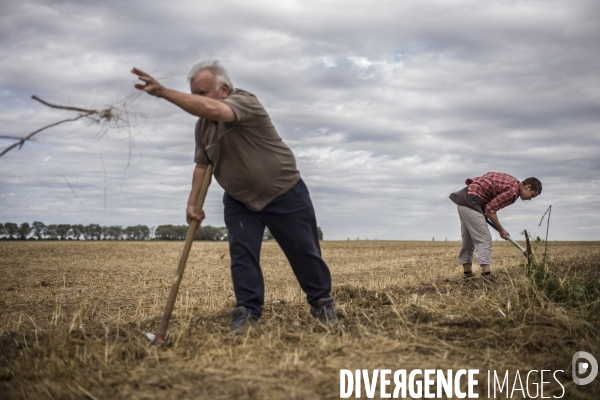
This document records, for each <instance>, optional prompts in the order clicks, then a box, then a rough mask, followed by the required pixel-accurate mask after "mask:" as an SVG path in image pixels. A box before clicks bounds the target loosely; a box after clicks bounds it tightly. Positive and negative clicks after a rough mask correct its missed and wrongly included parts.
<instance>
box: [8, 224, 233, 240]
mask: <svg viewBox="0 0 600 400" xmlns="http://www.w3.org/2000/svg"><path fill="white" fill-rule="evenodd" d="M187 232H188V226H187V225H159V226H157V227H156V228H154V227H148V226H146V225H133V226H127V227H125V228H123V227H122V226H121V225H112V226H102V225H99V224H89V225H82V224H49V225H46V224H44V223H43V222H40V221H34V222H33V223H32V224H31V225H30V224H29V223H28V222H23V223H22V224H21V225H18V224H16V223H13V222H6V223H3V224H2V223H0V237H1V238H2V239H6V240H81V239H83V240H185V238H186V236H187ZM226 239H227V228H225V227H224V226H223V227H216V226H211V225H206V226H201V227H199V228H198V230H196V233H195V234H194V240H215V241H221V240H226Z"/></svg>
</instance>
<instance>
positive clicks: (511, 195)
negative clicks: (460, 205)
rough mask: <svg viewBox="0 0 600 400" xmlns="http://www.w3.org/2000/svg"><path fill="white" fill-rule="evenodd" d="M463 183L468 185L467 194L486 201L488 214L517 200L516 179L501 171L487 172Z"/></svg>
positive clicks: (519, 184)
mask: <svg viewBox="0 0 600 400" xmlns="http://www.w3.org/2000/svg"><path fill="white" fill-rule="evenodd" d="M465 184H466V185H468V186H469V194H471V195H474V196H477V197H479V198H480V199H481V200H483V201H484V202H485V203H486V204H485V212H486V213H489V214H496V212H497V211H498V210H500V209H502V208H504V207H506V206H509V205H511V204H512V203H514V202H515V201H517V198H518V197H519V190H520V189H521V182H520V181H519V180H518V179H516V178H514V177H512V176H510V175H507V174H503V173H501V172H488V173H487V174H485V175H483V176H480V177H477V178H472V179H471V178H469V179H467V180H466V181H465Z"/></svg>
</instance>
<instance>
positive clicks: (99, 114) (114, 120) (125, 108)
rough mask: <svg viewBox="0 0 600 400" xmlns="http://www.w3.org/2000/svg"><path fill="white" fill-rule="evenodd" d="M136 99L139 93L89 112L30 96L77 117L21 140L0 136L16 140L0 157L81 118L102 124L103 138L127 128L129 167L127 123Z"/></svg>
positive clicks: (131, 144)
mask: <svg viewBox="0 0 600 400" xmlns="http://www.w3.org/2000/svg"><path fill="white" fill-rule="evenodd" d="M138 97H139V93H138V94H134V95H131V96H128V97H126V98H125V99H123V100H120V101H118V102H117V103H115V104H114V105H109V106H107V107H106V108H103V109H100V110H89V109H86V108H80V107H70V106H61V105H58V104H53V103H49V102H47V101H44V100H42V99H40V98H39V97H37V96H35V95H34V96H31V98H32V99H33V100H35V101H38V102H40V103H42V104H43V105H45V106H47V107H50V108H56V109H59V110H67V111H75V112H78V113H79V115H78V116H77V117H74V118H68V119H64V120H61V121H58V122H55V123H53V124H50V125H46V126H44V127H42V128H40V129H38V130H36V131H34V132H31V133H30V134H29V135H27V136H25V137H22V138H18V137H14V136H0V138H1V139H12V140H17V143H14V144H12V145H10V146H8V147H7V148H6V149H4V150H3V151H2V152H1V153H0V157H2V156H3V155H4V154H6V153H8V152H9V151H10V150H12V149H14V148H15V147H18V148H19V149H21V147H23V145H24V144H25V142H26V141H28V140H33V139H32V138H33V137H34V136H35V135H37V134H38V133H40V132H42V131H44V130H46V129H48V128H52V127H54V126H57V125H60V124H63V123H65V122H74V121H77V120H79V119H81V118H88V119H90V120H92V121H93V122H95V123H98V124H100V123H101V124H102V128H101V129H100V133H101V135H100V136H103V135H104V134H105V133H106V131H107V130H108V129H111V128H127V130H128V132H129V136H130V137H129V141H130V144H129V161H128V162H127V166H129V163H130V162H131V149H132V147H134V143H133V137H132V135H131V126H130V123H129V113H130V104H131V103H133V101H135V99H137V98H138ZM128 100H131V102H129V103H128ZM125 169H127V168H125Z"/></svg>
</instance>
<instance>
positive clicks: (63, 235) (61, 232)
mask: <svg viewBox="0 0 600 400" xmlns="http://www.w3.org/2000/svg"><path fill="white" fill-rule="evenodd" d="M56 234H57V235H58V236H59V237H60V240H67V238H68V237H69V235H70V234H71V225H70V224H58V225H56Z"/></svg>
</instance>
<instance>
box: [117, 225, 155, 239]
mask: <svg viewBox="0 0 600 400" xmlns="http://www.w3.org/2000/svg"><path fill="white" fill-rule="evenodd" d="M123 233H124V235H125V236H127V240H148V237H149V236H150V229H149V228H148V227H147V226H146V225H135V226H128V227H127V228H125V229H124V230H123Z"/></svg>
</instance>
